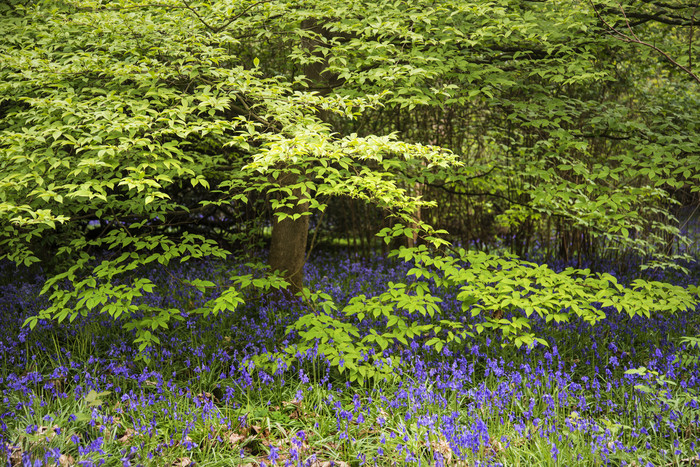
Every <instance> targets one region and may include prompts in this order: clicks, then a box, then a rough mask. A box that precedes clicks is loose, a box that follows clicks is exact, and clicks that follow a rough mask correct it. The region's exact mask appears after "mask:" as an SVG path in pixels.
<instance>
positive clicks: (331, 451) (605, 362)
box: [0, 252, 700, 467]
mask: <svg viewBox="0 0 700 467" xmlns="http://www.w3.org/2000/svg"><path fill="white" fill-rule="evenodd" d="M185 264H186V265H185V266H178V267H171V268H169V270H168V271H164V270H163V269H156V268H154V269H153V270H152V271H150V272H149V275H150V276H149V277H151V278H152V280H153V281H154V282H155V283H157V284H159V285H160V287H159V289H158V290H157V291H155V292H154V293H153V294H152V295H151V296H149V297H148V299H149V300H153V303H154V304H158V305H159V306H165V307H179V308H180V309H184V310H187V309H192V308H193V307H195V306H197V303H198V300H199V301H201V300H202V298H201V295H199V294H198V292H196V291H194V292H193V291H192V290H190V289H188V288H187V287H185V286H184V285H182V284H181V283H180V282H179V281H178V280H177V279H178V278H189V279H192V278H205V279H210V280H212V279H213V280H216V278H217V277H220V276H221V274H222V265H221V264H212V263H207V262H199V263H191V264H190V263H185ZM564 266H565V265H563V264H562V265H559V266H556V267H564ZM408 267H409V266H408V265H402V264H397V263H396V262H395V261H388V260H386V259H385V258H381V257H375V258H372V259H369V260H368V259H364V260H359V259H357V260H356V259H352V258H348V256H347V254H342V253H340V252H334V253H332V254H324V253H318V254H316V256H315V258H313V259H312V260H311V262H310V263H309V264H308V265H307V272H306V273H307V285H308V286H309V287H310V288H312V289H318V290H324V291H325V292H326V293H328V294H329V295H331V296H332V297H333V299H334V301H335V302H336V303H344V302H346V301H347V300H348V297H351V296H353V295H357V294H359V293H364V294H367V295H372V294H376V293H381V292H382V291H383V290H384V289H385V288H386V284H387V283H388V281H395V282H400V281H402V280H405V278H406V271H407V268H408ZM609 269H610V270H609V272H611V273H613V275H618V276H620V273H618V272H617V270H612V269H613V268H609ZM698 271H699V270H698V268H697V267H696V268H695V269H693V270H692V272H693V274H692V275H691V277H685V278H682V277H680V276H679V277H674V278H673V281H675V282H676V283H680V284H681V285H682V284H684V283H696V282H697V280H698V276H699V274H698ZM0 272H2V273H3V274H1V275H2V277H4V278H5V280H4V282H2V284H4V285H2V286H0V321H1V322H0V329H2V330H3V333H2V336H1V337H0V349H1V352H2V364H1V365H0V391H2V403H1V404H0V452H1V453H2V454H0V455H1V456H2V458H3V459H6V462H7V464H8V465H9V466H20V465H22V466H25V465H31V466H35V465H59V466H71V465H81V466H92V465H107V466H111V465H115V466H137V465H143V466H151V465H152V466H180V467H185V466H194V465H197V466H214V465H219V466H229V465H245V466H263V465H266V466H271V465H280V466H281V465H285V466H288V465H290V466H314V467H321V466H330V465H336V466H348V465H351V466H355V465H378V466H390V465H423V466H432V465H436V466H447V465H464V466H474V465H504V466H505V465H508V466H510V465H516V466H517V465H522V466H532V465H538V466H539V465H551V466H557V465H562V466H564V465H616V466H618V465H628V466H691V465H698V464H700V456H699V453H700V441H698V439H700V401H699V397H700V396H699V394H700V371H699V364H698V359H697V356H698V354H699V352H698V349H694V348H691V347H689V346H688V345H687V344H685V343H682V342H681V340H680V338H681V337H682V336H686V335H700V313H698V310H697V309H696V310H689V311H687V312H684V313H679V314H676V315H673V316H652V317H651V318H649V319H647V318H642V317H639V316H637V317H634V318H630V317H629V316H627V315H621V314H608V316H607V318H606V319H605V320H603V321H602V322H600V323H599V324H597V325H595V326H591V325H589V324H587V323H585V322H582V321H576V320H575V319H572V320H571V321H570V322H568V323H559V324H555V323H545V322H544V321H541V322H537V321H536V322H535V324H534V326H533V329H534V331H535V333H536V334H537V335H538V336H540V337H543V338H545V339H546V340H547V342H548V343H549V347H545V346H542V345H535V346H533V347H527V348H526V347H522V348H520V349H517V348H515V347H513V346H512V345H502V341H501V339H500V337H499V336H498V335H497V334H487V333H485V334H483V335H481V336H479V337H478V338H476V339H474V340H472V341H467V342H462V343H461V344H456V343H451V344H450V345H447V346H445V347H444V348H443V349H442V350H441V351H440V352H436V350H435V349H434V348H433V347H430V346H428V345H426V344H425V342H423V341H421V340H419V339H416V340H414V341H412V342H410V343H409V345H407V346H405V345H400V344H398V343H395V344H394V345H392V346H391V347H390V348H389V352H390V353H389V355H390V356H391V358H392V360H393V364H394V366H395V370H394V372H393V374H392V376H391V377H390V378H388V379H387V380H381V381H377V380H367V381H365V382H364V383H363V384H357V383H352V384H351V383H350V382H349V381H348V380H347V378H346V376H347V373H340V372H339V371H338V370H337V369H335V368H331V366H330V365H329V364H328V361H327V359H326V358H325V357H324V356H323V355H319V354H318V352H314V351H313V349H312V350H311V351H309V352H306V353H305V354H304V355H298V356H297V357H298V358H297V363H295V364H293V365H291V366H285V365H281V366H280V367H279V368H278V369H277V371H275V372H274V373H272V372H268V371H266V370H265V369H263V368H260V367H256V365H255V363H254V362H253V359H254V358H255V356H257V355H260V354H262V353H265V352H267V351H273V350H279V349H280V348H282V347H284V346H285V345H287V344H289V343H291V342H293V341H294V339H295V336H294V335H293V334H285V332H284V329H285V327H286V325H288V324H290V323H291V322H292V321H293V320H294V319H295V318H297V317H298V316H299V315H300V314H302V313H304V312H305V311H306V310H305V308H304V306H302V305H301V304H299V303H297V302H289V301H284V300H279V299H276V300H274V301H273V300H268V299H267V298H266V297H262V298H258V299H257V300H255V301H251V302H250V303H248V304H246V305H244V306H243V307H242V308H239V309H238V310H237V311H235V312H233V313H220V314H218V315H217V316H209V317H207V318H204V317H202V316H200V315H195V314H189V315H188V314H187V313H184V314H183V317H184V318H185V319H184V320H183V321H182V322H179V323H177V324H176V325H174V326H171V328H170V329H168V330H165V331H162V332H160V333H159V337H160V340H161V346H160V347H158V348H156V349H152V350H151V351H150V353H149V357H150V361H149V362H145V361H143V360H139V359H137V358H136V357H137V350H136V347H135V345H134V344H133V342H132V341H133V335H132V334H130V333H129V332H126V331H124V330H123V328H122V327H121V324H122V323H120V322H118V321H117V322H115V321H114V320H112V319H111V318H109V317H104V316H100V315H91V316H89V317H87V318H84V319H79V320H76V321H74V322H73V323H67V322H64V323H62V324H60V325H59V324H57V323H54V322H42V323H41V324H40V325H39V326H38V327H37V328H36V329H35V330H34V331H31V332H30V331H29V330H28V329H27V328H23V327H22V326H21V325H22V323H23V322H24V320H25V319H26V318H27V317H28V316H31V315H32V314H36V313H37V311H38V310H40V309H41V308H42V307H43V306H44V305H45V298H44V297H42V296H39V288H40V286H39V285H37V284H40V283H41V282H42V278H40V277H26V278H25V279H21V278H20V276H17V275H16V271H14V270H13V269H12V268H11V267H10V266H8V265H5V266H4V269H3V270H2V271H0ZM619 278H620V280H621V281H624V280H625V277H619ZM442 299H443V301H442V303H441V305H440V306H441V310H442V311H441V313H442V314H443V316H442V317H449V318H450V319H454V318H458V315H459V313H460V311H459V310H460V308H459V307H458V306H457V305H456V301H455V297H454V296H444V297H442ZM474 319H478V318H474ZM693 357H695V358H693Z"/></svg>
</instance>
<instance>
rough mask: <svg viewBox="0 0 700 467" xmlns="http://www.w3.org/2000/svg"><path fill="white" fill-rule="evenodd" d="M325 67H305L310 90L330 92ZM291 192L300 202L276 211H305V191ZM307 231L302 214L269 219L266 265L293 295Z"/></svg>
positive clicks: (286, 181)
mask: <svg viewBox="0 0 700 467" xmlns="http://www.w3.org/2000/svg"><path fill="white" fill-rule="evenodd" d="M302 28H303V29H309V30H312V31H315V32H319V33H322V32H323V30H322V28H321V27H320V26H319V25H318V24H317V20H315V19H310V20H309V19H307V20H304V21H302ZM302 47H303V48H305V49H307V50H309V51H311V50H313V48H314V42H313V41H310V40H308V39H306V38H304V39H302ZM326 67H327V62H326V61H325V60H323V61H320V62H316V63H311V64H307V65H306V66H305V67H304V74H305V75H306V77H307V78H308V79H309V81H310V84H311V87H312V89H315V90H317V91H318V92H319V93H320V94H321V95H326V94H328V93H329V92H330V90H331V86H330V85H328V84H327V83H324V81H323V79H322V76H321V74H322V73H323V70H324V69H325V68H326ZM318 117H319V118H320V119H321V120H324V121H325V120H326V119H327V115H326V111H322V110H319V112H318ZM297 180H298V176H297V175H294V174H292V173H289V172H287V173H286V174H285V175H283V176H282V178H281V179H280V185H282V186H289V185H293V184H294V183H296V182H297ZM293 195H294V196H296V197H297V198H298V199H299V202H298V203H297V204H296V205H295V206H294V207H293V208H280V209H279V210H277V211H276V212H278V213H279V212H283V213H286V214H288V215H294V214H302V213H305V212H307V211H308V209H309V203H308V201H305V199H307V198H306V194H304V193H302V192H301V191H300V190H294V191H293ZM308 233H309V216H301V217H299V218H298V219H295V220H293V219H292V218H290V217H285V218H284V219H282V220H281V221H280V220H279V219H278V217H277V216H276V215H275V216H273V219H272V241H271V244H270V257H269V259H268V264H269V265H270V268H271V269H272V270H273V271H275V270H279V271H284V277H285V279H287V281H289V283H290V286H289V288H288V289H287V292H289V293H291V294H296V293H297V292H299V291H301V290H302V288H303V287H304V262H305V260H306V240H307V237H308Z"/></svg>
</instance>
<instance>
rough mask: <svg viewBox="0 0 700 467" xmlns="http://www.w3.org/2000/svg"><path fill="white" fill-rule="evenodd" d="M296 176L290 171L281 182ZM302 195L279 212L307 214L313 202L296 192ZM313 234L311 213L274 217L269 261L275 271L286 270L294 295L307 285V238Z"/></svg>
mask: <svg viewBox="0 0 700 467" xmlns="http://www.w3.org/2000/svg"><path fill="white" fill-rule="evenodd" d="M295 180H296V176H295V175H292V174H287V175H285V176H283V177H282V179H281V180H280V183H281V184H283V185H291V184H292V183H293V182H294V181H295ZM293 194H294V196H296V197H297V198H299V201H298V202H297V204H295V205H294V206H293V207H291V208H289V207H284V208H279V209H277V210H276V211H275V212H276V213H284V214H287V215H288V216H293V215H295V214H303V213H305V212H307V211H308V209H309V203H308V202H305V201H304V198H305V196H306V195H304V194H302V193H301V191H300V190H294V191H293ZM308 233H309V216H305V215H302V216H301V217H299V218H297V219H293V218H291V217H285V218H284V219H282V220H279V218H278V216H277V215H273V219H272V241H271V243H270V257H269V259H268V264H269V265H270V269H272V270H273V271H275V270H277V271H283V276H284V278H285V279H286V280H287V281H288V282H289V284H290V285H289V287H288V288H287V291H288V292H289V293H290V294H292V295H293V294H296V293H297V292H300V291H301V290H302V289H303V287H304V262H305V261H306V240H307V236H308Z"/></svg>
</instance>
